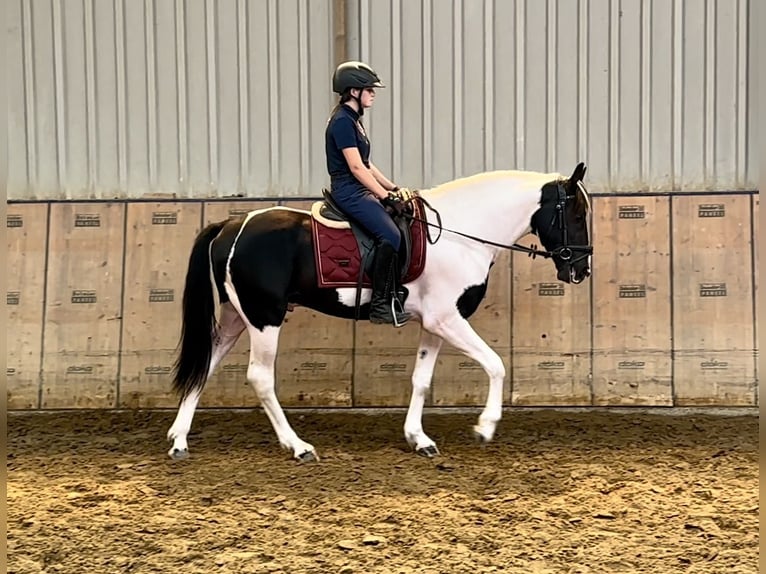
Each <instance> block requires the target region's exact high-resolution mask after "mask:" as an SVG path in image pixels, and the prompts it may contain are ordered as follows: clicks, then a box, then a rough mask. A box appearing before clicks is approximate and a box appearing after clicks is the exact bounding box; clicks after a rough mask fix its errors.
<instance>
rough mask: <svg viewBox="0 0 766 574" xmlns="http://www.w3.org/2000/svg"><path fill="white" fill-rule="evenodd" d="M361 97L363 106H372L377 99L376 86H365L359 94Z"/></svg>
mask: <svg viewBox="0 0 766 574" xmlns="http://www.w3.org/2000/svg"><path fill="white" fill-rule="evenodd" d="M359 99H360V100H361V102H362V107H363V108H371V107H372V104H373V102H374V101H375V88H364V89H363V90H361V94H359Z"/></svg>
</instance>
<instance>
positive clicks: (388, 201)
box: [380, 187, 409, 216]
mask: <svg viewBox="0 0 766 574" xmlns="http://www.w3.org/2000/svg"><path fill="white" fill-rule="evenodd" d="M395 189H396V191H389V192H388V195H387V196H386V197H384V198H383V199H381V200H380V202H381V203H382V204H383V206H384V207H386V208H388V209H390V211H391V213H392V215H397V216H398V215H402V214H403V213H407V212H408V211H409V210H408V205H407V203H405V201H404V197H403V196H402V194H401V193H400V192H399V188H398V187H397V188H395Z"/></svg>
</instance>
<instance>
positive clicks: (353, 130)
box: [325, 61, 410, 326]
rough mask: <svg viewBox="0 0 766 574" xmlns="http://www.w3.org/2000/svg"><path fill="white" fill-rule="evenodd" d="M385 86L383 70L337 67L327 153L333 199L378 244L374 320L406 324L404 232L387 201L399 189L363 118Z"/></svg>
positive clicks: (355, 65)
mask: <svg viewBox="0 0 766 574" xmlns="http://www.w3.org/2000/svg"><path fill="white" fill-rule="evenodd" d="M383 87H385V86H384V85H383V83H382V82H381V81H380V78H379V77H378V75H377V74H376V73H375V72H374V71H373V69H372V68H370V67H369V66H368V65H367V64H365V63H363V62H357V61H349V62H344V63H342V64H340V65H339V66H338V67H337V68H336V70H335V73H334V74H333V76H332V89H333V91H334V92H336V93H338V94H340V101H339V102H338V104H337V105H336V106H335V108H333V110H332V113H331V115H330V119H329V120H328V122H327V128H326V130H325V154H326V156H327V171H328V172H329V174H330V190H331V193H332V198H333V199H334V200H335V203H336V204H337V205H338V207H340V208H341V209H342V210H343V211H344V212H345V213H346V214H347V215H348V216H349V217H351V218H353V219H354V220H355V221H356V222H357V223H359V224H360V225H361V226H362V227H364V228H365V229H366V230H367V231H368V232H369V233H370V234H371V235H372V236H373V237H374V238H375V240H376V241H377V243H378V247H377V249H376V250H375V260H374V262H373V272H372V289H373V294H372V301H371V302H370V322H372V323H393V324H394V325H397V326H401V325H403V324H404V323H405V322H406V321H407V320H408V319H409V317H410V315H409V313H405V312H404V310H403V309H401V307H399V308H396V306H395V305H394V298H395V296H396V283H397V278H398V274H399V273H400V270H399V264H398V252H399V246H400V244H401V234H400V233H399V228H398V227H397V226H396V224H395V223H394V221H393V219H392V218H391V216H390V215H389V214H388V212H387V211H386V209H385V207H384V205H383V204H384V203H385V204H386V205H393V206H394V207H395V206H396V204H397V202H399V201H400V197H399V196H398V195H397V194H396V192H397V191H398V190H399V188H398V187H397V186H396V185H395V184H394V183H392V182H391V181H390V180H389V179H387V178H386V177H385V176H384V175H383V174H382V173H381V172H380V170H379V169H378V168H377V167H375V165H374V164H373V163H372V162H371V161H370V140H369V139H368V138H367V133H366V132H365V130H364V126H363V125H362V121H361V117H362V115H364V110H365V109H366V108H369V107H372V104H373V101H374V100H375V88H383ZM381 202H383V203H381Z"/></svg>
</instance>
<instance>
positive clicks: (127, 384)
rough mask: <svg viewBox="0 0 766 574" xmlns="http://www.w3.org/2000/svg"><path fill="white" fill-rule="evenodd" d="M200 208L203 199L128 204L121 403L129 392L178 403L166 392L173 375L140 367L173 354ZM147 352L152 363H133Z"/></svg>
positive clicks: (164, 362) (143, 398)
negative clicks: (153, 372) (150, 373)
mask: <svg viewBox="0 0 766 574" xmlns="http://www.w3.org/2000/svg"><path fill="white" fill-rule="evenodd" d="M201 214H202V204H201V203H170V202H169V203H164V202H158V203H129V204H128V207H127V218H128V221H127V234H128V236H127V238H126V242H127V243H126V245H127V249H126V256H125V310H124V318H123V344H122V353H123V365H124V367H125V369H124V370H123V376H122V377H121V380H120V402H121V406H128V405H129V402H130V401H133V400H134V399H132V398H131V397H141V402H142V404H144V405H148V404H157V405H159V404H168V402H170V403H172V404H175V403H176V401H175V399H171V397H170V395H169V394H168V393H169V388H170V380H171V376H170V375H168V376H166V377H159V376H157V375H148V374H146V373H145V372H144V370H143V369H144V368H145V367H148V366H155V365H158V366H160V367H161V366H167V365H172V364H173V361H174V360H175V357H176V354H175V349H176V345H177V344H178V339H179V336H180V326H181V301H182V299H183V288H184V282H185V278H186V271H187V265H188V261H189V253H190V252H191V248H192V245H193V243H194V239H195V237H196V234H197V233H198V232H199V230H200V222H201ZM147 352H149V353H148V354H147ZM149 355H151V359H152V360H151V364H150V365H149V364H133V363H132V361H133V360H134V359H135V358H136V357H137V356H140V357H142V358H147V357H148V356H149ZM139 362H140V361H139Z"/></svg>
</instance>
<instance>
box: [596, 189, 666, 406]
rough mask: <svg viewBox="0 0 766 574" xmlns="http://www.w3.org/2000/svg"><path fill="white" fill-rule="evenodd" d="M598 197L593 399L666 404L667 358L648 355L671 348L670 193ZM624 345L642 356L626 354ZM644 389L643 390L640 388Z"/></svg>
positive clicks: (602, 402) (601, 402)
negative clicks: (634, 356)
mask: <svg viewBox="0 0 766 574" xmlns="http://www.w3.org/2000/svg"><path fill="white" fill-rule="evenodd" d="M595 205H596V209H594V214H595V217H594V222H593V241H594V251H595V253H597V254H598V255H597V256H595V257H594V258H593V277H592V278H591V281H592V282H593V300H594V301H596V302H597V304H596V305H595V306H594V308H593V350H594V362H593V385H594V388H593V393H594V401H595V402H596V403H597V404H647V405H648V404H666V402H667V401H669V400H672V399H671V397H672V391H671V377H670V362H669V358H667V357H666V358H664V359H663V360H655V359H647V357H648V356H650V355H652V354H654V353H668V352H669V351H670V348H671V330H672V327H671V321H670V315H671V311H670V309H671V304H670V219H669V216H670V204H669V199H668V198H666V197H600V198H598V199H597V201H596V202H595ZM625 353H628V354H633V353H637V354H640V355H641V358H640V359H637V360H636V361H632V360H631V359H624V357H623V354H625ZM637 364H640V368H638V367H636V368H632V367H630V366H629V365H637ZM600 369H605V370H604V371H602V370H600ZM642 377H643V378H644V379H643V380H641V378H642ZM662 385H664V388H660V387H661V386H662ZM644 391H646V392H647V396H646V397H642V396H639V395H637V394H636V393H637V392H638V393H640V392H644ZM619 392H624V393H625V396H624V397H620V396H618V395H617V394H616V393H619ZM658 401H659V402H658Z"/></svg>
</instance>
